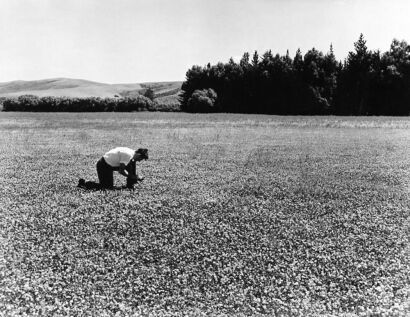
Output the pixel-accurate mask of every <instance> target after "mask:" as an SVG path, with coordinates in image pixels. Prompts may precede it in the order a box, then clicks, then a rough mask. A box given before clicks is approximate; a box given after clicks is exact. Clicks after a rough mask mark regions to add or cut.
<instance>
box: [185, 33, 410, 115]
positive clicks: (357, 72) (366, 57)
mask: <svg viewBox="0 0 410 317" xmlns="http://www.w3.org/2000/svg"><path fill="white" fill-rule="evenodd" d="M182 90H183V94H182V105H181V108H182V110H183V111H188V112H238V113H266V114H282V115H291V114H293V115H298V114H302V115H322V114H335V115H400V116H403V115H410V46H409V45H408V44H407V43H406V42H405V41H398V40H393V41H392V44H391V47H390V50H389V51H388V52H385V53H383V54H382V53H380V51H370V50H369V49H368V48H367V46H366V41H365V40H364V37H363V35H362V34H361V35H360V37H359V39H358V41H357V42H355V43H354V51H352V52H349V54H348V56H347V58H346V59H345V61H344V63H342V62H338V61H337V60H336V58H335V55H334V52H333V47H332V45H331V46H330V50H329V52H328V53H326V54H323V53H322V52H320V51H318V50H316V49H314V48H313V49H311V50H309V51H308V52H307V53H306V54H305V55H304V56H303V55H302V53H301V51H300V50H298V51H297V52H296V55H295V57H294V58H293V59H292V58H291V57H290V56H289V53H287V54H286V55H285V56H280V55H279V54H276V55H273V54H272V52H271V51H267V52H266V53H264V54H263V56H261V57H260V56H259V55H258V53H257V52H256V51H255V53H254V54H253V56H252V57H251V56H250V55H249V53H245V54H244V55H243V57H242V59H241V60H240V62H239V63H236V62H235V61H234V60H233V59H232V58H231V59H230V61H229V62H228V63H218V64H216V65H213V66H211V65H210V64H208V65H207V66H205V67H200V66H193V67H192V68H191V69H189V70H188V72H187V74H186V80H185V82H184V83H183V85H182Z"/></svg>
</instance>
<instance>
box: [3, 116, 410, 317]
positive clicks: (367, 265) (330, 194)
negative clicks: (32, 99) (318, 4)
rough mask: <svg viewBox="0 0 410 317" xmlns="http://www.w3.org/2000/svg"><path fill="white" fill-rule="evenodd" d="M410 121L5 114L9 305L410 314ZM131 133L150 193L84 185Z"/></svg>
mask: <svg viewBox="0 0 410 317" xmlns="http://www.w3.org/2000/svg"><path fill="white" fill-rule="evenodd" d="M409 127H410V120H409V119H406V118H400V119H395V118H377V119H369V118H363V119H360V118H359V119H357V118H356V119H349V118H330V117H323V118H322V117H321V118H317V117H303V118H297V117H296V118H293V117H286V118H283V117H270V116H245V115H223V114H221V115H216V114H215V115H205V114H204V115H188V114H172V113H169V114H165V113H155V114H152V113H132V114H120V113H112V114H108V113H103V114H101V113H94V114H91V113H89V114H84V113H81V114H75V113H65V114H63V113H53V114H52V113H34V114H33V113H31V114H30V113H1V116H0V139H1V142H0V159H1V162H2V164H0V170H1V174H0V178H1V183H2V185H3V186H2V187H1V188H0V191H1V193H0V216H1V217H0V233H1V235H0V239H1V243H0V248H1V252H0V283H1V287H0V312H1V313H0V314H4V315H7V316H9V315H27V316H35V315H38V316H45V315H59V316H61V315H67V316H73V315H98V316H106V315H107V316H109V315H113V316H114V315H115V316H128V315H140V314H147V315H160V316H161V315H178V314H180V315H193V316H202V315H251V314H252V315H254V314H268V315H274V316H275V315H276V316H317V315H332V316H333V315H334V316H356V315H358V316H384V315H386V316H387V315H388V316H405V315H408V314H410V305H409V303H410V278H409V276H410V262H409V259H410V248H409V238H410V236H409V235H410V222H409V210H410V208H409V207H410V194H409V189H410V178H409V176H410V172H409V171H410V162H409V160H408V157H409V154H410V148H409V147H408V144H409V141H410V130H409ZM120 145H122V146H129V147H134V148H137V147H146V148H148V149H149V152H150V155H149V156H150V159H149V160H148V161H144V162H141V164H139V165H138V166H137V169H138V170H139V171H140V172H141V173H142V174H143V175H144V176H145V180H144V181H143V182H142V183H138V184H137V185H136V189H135V191H130V190H117V191H106V192H104V191H85V190H82V189H79V188H77V187H76V185H77V182H78V179H79V178H80V177H82V178H85V179H87V180H94V181H96V180H97V175H96V171H95V163H96V162H97V160H98V159H99V158H100V157H101V155H102V154H103V153H104V152H106V151H108V150H109V149H111V148H113V147H115V146H120ZM115 180H116V183H117V184H118V185H121V184H125V179H124V178H122V177H121V176H120V175H118V174H116V175H115Z"/></svg>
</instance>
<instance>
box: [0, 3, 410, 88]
mask: <svg viewBox="0 0 410 317" xmlns="http://www.w3.org/2000/svg"><path fill="white" fill-rule="evenodd" d="M409 17H410V1H409V0H0V82H5V81H12V80H36V79H45V78H55V77H70V78H80V79H87V80H94V81H100V82H106V83H139V82H150V81H174V80H175V81H177V80H181V81H182V80H184V79H185V73H186V71H187V70H188V69H189V68H190V67H191V66H192V65H202V66H203V65H205V64H207V63H208V62H210V63H211V64H215V63H217V62H219V61H222V62H227V61H228V60H229V58H230V57H234V58H240V56H242V54H243V53H244V52H249V53H251V54H252V53H253V52H254V51H255V50H257V51H258V52H259V54H260V55H262V54H263V53H264V52H265V51H266V50H268V49H271V50H272V52H273V53H280V54H281V55H283V54H285V53H286V50H287V49H289V52H290V55H291V56H292V57H293V56H294V55H295V52H296V50H297V48H300V49H301V50H302V53H303V54H304V53H306V52H307V50H309V49H311V48H312V47H315V48H317V49H319V50H321V51H323V52H324V53H326V52H327V51H328V50H329V46H330V43H333V47H334V51H335V54H336V57H337V58H338V59H339V60H343V59H344V58H345V57H346V56H347V53H348V51H351V50H353V43H354V42H355V41H357V39H358V38H359V35H360V33H363V34H364V36H365V39H366V40H367V46H368V47H369V49H371V50H376V49H380V50H381V51H382V52H385V51H386V50H388V49H389V47H390V44H391V42H392V40H393V38H397V39H399V40H406V41H407V42H410V18H409Z"/></svg>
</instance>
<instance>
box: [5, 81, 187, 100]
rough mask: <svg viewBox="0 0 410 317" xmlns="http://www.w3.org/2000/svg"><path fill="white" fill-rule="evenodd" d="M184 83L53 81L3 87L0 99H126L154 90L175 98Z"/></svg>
mask: <svg viewBox="0 0 410 317" xmlns="http://www.w3.org/2000/svg"><path fill="white" fill-rule="evenodd" d="M181 85H182V82H153V83H141V84H139V83H136V84H106V83H99V82H94V81H89V80H83V79H71V78H52V79H43V80H32V81H24V80H17V81H10V82H5V83H0V97H17V96H21V95H36V96H39V97H44V96H56V97H60V96H66V97H115V96H118V97H125V96H135V95H138V94H142V93H144V92H145V91H146V90H147V89H148V88H151V89H152V90H153V91H154V93H155V95H156V96H158V97H164V96H170V95H176V94H178V93H179V91H180V89H181Z"/></svg>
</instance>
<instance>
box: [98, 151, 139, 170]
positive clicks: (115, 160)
mask: <svg viewBox="0 0 410 317" xmlns="http://www.w3.org/2000/svg"><path fill="white" fill-rule="evenodd" d="M134 154H135V150H133V149H130V148H127V147H116V148H115V149H112V150H110V151H108V152H107V153H105V154H104V155H103V157H104V160H105V161H106V162H107V164H108V165H111V166H112V167H119V166H120V164H121V163H123V164H125V165H127V164H128V163H129V162H130V161H131V159H132V158H133V156H134Z"/></svg>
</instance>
